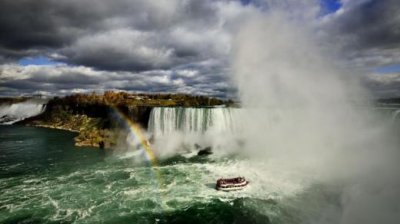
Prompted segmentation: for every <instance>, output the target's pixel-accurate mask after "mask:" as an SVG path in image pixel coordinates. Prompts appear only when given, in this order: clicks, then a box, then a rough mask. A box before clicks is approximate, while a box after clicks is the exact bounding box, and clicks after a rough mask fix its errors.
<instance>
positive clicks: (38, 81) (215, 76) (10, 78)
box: [0, 64, 227, 97]
mask: <svg viewBox="0 0 400 224" xmlns="http://www.w3.org/2000/svg"><path fill="white" fill-rule="evenodd" d="M214 68H215V70H214V72H211V70H208V69H210V68H208V69H206V70H204V71H203V70H202V69H203V67H202V64H200V65H192V66H190V69H189V68H185V69H184V68H176V69H172V70H150V71H144V72H137V73H136V72H120V71H118V72H110V71H99V70H94V69H92V68H89V67H84V66H68V65H57V66H18V65H3V66H0V73H1V76H0V86H1V87H2V88H0V95H31V94H37V93H41V94H48V95H59V94H61V95H65V94H71V93H75V92H92V91H96V92H102V91H105V90H110V89H111V90H126V91H135V92H148V93H149V92H150V93H151V92H152V93H159V92H163V93H190V94H200V95H212V96H219V97H226V93H224V92H223V90H224V88H227V84H226V79H224V78H221V76H224V74H222V73H221V71H218V69H219V68H218V67H217V66H214ZM178 74H179V75H178Z"/></svg>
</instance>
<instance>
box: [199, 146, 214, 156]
mask: <svg viewBox="0 0 400 224" xmlns="http://www.w3.org/2000/svg"><path fill="white" fill-rule="evenodd" d="M211 154H213V152H212V148H211V146H209V147H206V148H204V149H201V150H200V151H199V152H198V153H197V155H198V156H208V155H211Z"/></svg>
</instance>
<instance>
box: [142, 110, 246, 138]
mask: <svg viewBox="0 0 400 224" xmlns="http://www.w3.org/2000/svg"><path fill="white" fill-rule="evenodd" d="M238 113H239V109H234V108H227V107H218V108H184V107H156V108H154V109H153V110H152V112H151V114H150V119H149V131H150V132H151V133H152V134H154V135H155V136H164V135H168V134H171V133H174V132H181V133H186V134H204V133H205V132H208V131H210V132H214V133H216V132H217V133H221V132H226V131H227V132H236V131H239V130H240V124H239V122H238V119H237V117H238Z"/></svg>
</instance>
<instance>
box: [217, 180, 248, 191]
mask: <svg viewBox="0 0 400 224" xmlns="http://www.w3.org/2000/svg"><path fill="white" fill-rule="evenodd" d="M248 184H249V182H248V181H247V180H246V179H245V178H244V177H235V178H220V179H218V180H217V185H216V186H215V188H216V189H217V190H220V191H236V190H242V189H243V188H245V187H246V186H247V185H248Z"/></svg>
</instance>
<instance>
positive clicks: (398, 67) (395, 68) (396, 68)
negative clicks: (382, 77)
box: [374, 64, 400, 73]
mask: <svg viewBox="0 0 400 224" xmlns="http://www.w3.org/2000/svg"><path fill="white" fill-rule="evenodd" d="M374 71H375V72H377V73H395V72H400V64H395V65H388V66H382V67H379V68H376V69H375V70H374Z"/></svg>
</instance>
